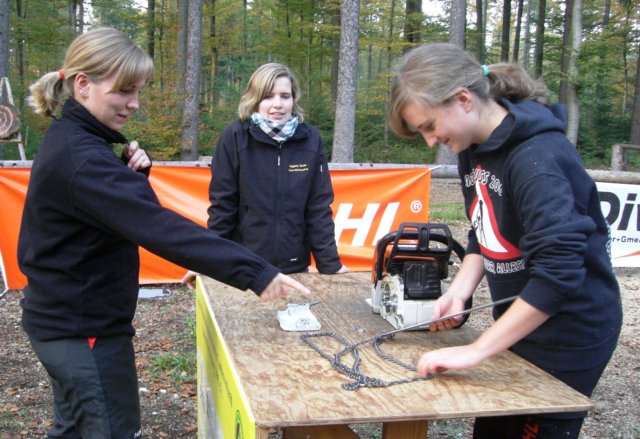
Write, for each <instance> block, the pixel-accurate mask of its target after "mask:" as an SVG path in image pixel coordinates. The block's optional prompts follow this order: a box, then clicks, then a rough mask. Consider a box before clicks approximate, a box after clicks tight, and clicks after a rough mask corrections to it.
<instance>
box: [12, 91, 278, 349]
mask: <svg viewBox="0 0 640 439" xmlns="http://www.w3.org/2000/svg"><path fill="white" fill-rule="evenodd" d="M114 143H126V138H125V137H124V136H122V135H121V134H120V133H118V132H117V131H113V130H111V129H109V128H108V127H106V126H105V125H103V124H102V123H100V122H99V121H98V120H97V119H95V118H94V117H93V116H92V115H91V114H90V113H89V112H88V111H87V110H86V109H85V108H84V107H83V106H82V105H81V104H79V103H78V102H77V101H75V100H74V99H73V98H69V99H68V100H67V102H66V103H65V105H64V107H63V110H62V114H61V117H60V118H59V119H56V120H54V121H53V122H52V124H51V126H50V127H49V128H48V129H47V132H46V133H45V135H44V138H43V140H42V143H41V145H40V149H39V151H38V154H37V157H36V159H35V160H34V163H33V167H32V169H31V176H30V182H29V188H28V191H27V196H26V202H25V206H24V212H23V217H22V225H21V229H20V235H19V241H18V262H19V265H20V269H21V270H22V272H23V273H24V274H25V275H26V277H27V281H28V285H27V287H26V288H25V290H24V298H23V299H22V301H21V304H22V307H23V315H22V322H23V326H24V328H25V331H26V332H27V333H28V334H29V336H30V337H32V338H34V339H37V340H52V339H57V338H65V337H91V336H95V337H99V336H109V335H121V334H131V335H133V334H134V329H133V325H132V320H133V317H134V313H135V309H136V301H137V297H138V289H139V284H138V272H139V265H140V262H139V256H138V246H142V247H144V248H145V249H147V250H149V251H150V252H152V253H154V254H156V255H158V256H161V257H163V258H165V259H167V260H169V261H171V262H173V263H175V264H178V265H180V266H182V267H185V268H188V269H191V270H194V271H197V272H199V273H202V274H205V275H207V276H210V277H213V278H215V279H218V280H220V281H222V282H225V283H227V284H230V285H232V286H234V287H237V288H240V289H242V290H245V289H248V288H250V289H251V290H253V291H254V292H256V293H261V292H262V291H263V290H264V289H265V288H266V287H267V285H268V284H269V282H270V281H271V280H272V279H273V278H274V277H275V276H276V275H277V274H278V270H277V269H276V268H275V267H273V266H272V265H270V264H269V263H268V262H266V261H265V260H263V259H262V258H260V257H258V256H256V255H254V254H253V253H251V252H250V251H249V250H247V249H245V248H244V247H242V246H240V245H238V244H236V243H234V242H231V241H228V240H226V239H223V238H221V237H220V236H218V235H217V234H216V233H214V232H213V231H211V230H208V229H207V228H204V227H202V226H200V225H198V224H196V223H194V222H192V221H190V220H188V219H186V218H184V217H183V216H181V215H179V214H177V213H175V212H173V211H171V210H169V209H166V208H164V207H162V206H161V205H160V203H159V202H158V199H157V197H156V195H155V193H154V191H153V189H152V188H151V186H150V185H149V181H148V179H147V176H146V175H144V174H143V173H141V172H135V171H133V170H132V169H130V168H128V167H127V165H126V163H125V161H124V160H122V159H120V158H119V157H117V156H116V154H114V151H113V149H112V147H111V144H114Z"/></svg>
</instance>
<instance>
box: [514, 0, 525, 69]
mask: <svg viewBox="0 0 640 439" xmlns="http://www.w3.org/2000/svg"><path fill="white" fill-rule="evenodd" d="M516 4H517V8H518V9H517V11H516V34H515V36H514V38H513V62H515V63H517V62H518V56H519V55H520V30H521V29H522V12H523V11H522V10H523V8H524V2H523V1H522V0H518V1H517V2H516Z"/></svg>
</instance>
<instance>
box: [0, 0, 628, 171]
mask: <svg viewBox="0 0 640 439" xmlns="http://www.w3.org/2000/svg"><path fill="white" fill-rule="evenodd" d="M96 26H113V27H115V28H118V29H120V30H121V31H123V32H125V33H126V34H128V35H130V36H131V38H133V39H134V40H135V41H136V42H137V43H138V44H139V45H140V46H141V47H143V48H144V49H145V50H146V51H147V52H148V53H149V54H151V55H152V57H153V59H154V62H155V66H156V73H155V76H154V79H153V82H152V83H151V84H150V85H149V86H148V87H147V88H146V89H145V91H144V93H143V97H142V102H141V110H140V111H139V112H138V113H137V114H136V116H135V118H134V119H133V120H132V121H131V122H130V123H129V124H128V125H127V126H126V127H125V134H126V135H127V137H128V138H130V139H136V140H138V141H139V142H140V144H141V145H143V147H144V148H145V149H146V150H147V151H149V152H150V153H151V154H152V156H153V157H154V158H155V159H156V160H187V159H189V160H194V159H197V158H198V157H199V156H207V155H212V153H213V150H214V147H215V143H216V140H217V138H218V136H219V134H220V132H221V130H222V128H223V127H224V126H225V125H227V124H228V123H229V122H231V121H232V120H234V119H236V117H237V116H236V110H237V105H238V101H239V99H240V96H241V94H242V92H243V91H244V88H245V86H246V83H247V80H248V78H249V76H250V75H251V73H252V72H253V71H254V70H255V68H257V67H258V66H259V65H261V64H263V63H265V62H272V61H274V62H281V63H284V64H286V65H288V66H290V67H291V68H292V70H293V71H294V73H295V75H296V76H297V77H298V79H299V81H300V83H301V88H302V99H301V103H302V106H303V108H304V109H305V120H306V121H307V122H309V123H311V124H313V125H315V126H317V127H319V128H320V130H321V132H322V134H323V138H324V141H325V144H326V145H327V148H326V149H327V154H328V156H329V159H330V160H331V158H332V154H333V159H334V160H333V161H354V162H371V163H413V164H417V163H434V162H436V161H437V162H438V163H443V162H446V161H447V160H451V157H449V158H447V157H446V156H445V157H436V151H433V150H430V149H429V148H427V147H426V146H425V145H424V142H423V141H422V140H421V139H415V140H412V139H409V140H407V139H401V138H398V137H396V136H394V135H393V134H392V133H391V132H390V131H389V130H388V128H387V126H386V123H385V113H386V106H387V102H388V91H389V86H390V70H391V68H392V67H393V64H394V63H395V61H396V60H397V59H398V58H399V57H400V56H401V55H402V54H403V53H404V52H406V51H407V50H408V49H410V48H411V47H414V46H416V45H418V44H421V43H424V42H433V41H451V42H454V43H456V44H459V45H463V46H464V47H465V48H466V49H467V50H469V51H470V52H472V53H474V54H475V55H476V57H477V58H478V59H479V60H480V61H481V62H482V63H486V64H491V63H494V62H500V61H509V62H516V63H519V64H521V65H523V67H525V69H527V70H528V71H529V72H530V73H531V75H532V76H534V77H540V78H542V79H543V80H544V81H545V83H546V84H547V86H548V87H549V89H550V91H551V93H552V96H553V98H554V100H559V101H562V102H565V103H566V104H567V106H568V108H569V115H570V119H571V117H572V115H575V116H574V119H575V122H574V123H573V126H575V127H576V128H577V127H579V128H577V129H576V131H575V138H574V139H572V140H574V141H575V143H576V145H577V148H578V150H579V152H580V154H581V156H582V157H583V159H584V160H585V162H586V164H587V167H590V168H595V169H598V168H607V167H609V163H610V155H611V146H612V145H613V144H615V143H632V144H640V75H638V71H639V70H640V50H639V47H640V4H639V2H637V1H635V0H564V1H562V0H510V1H503V0H475V1H473V2H471V1H469V2H466V1H465V0H406V1H403V0H360V1H358V0H342V1H340V0H319V1H318V0H243V1H239V0H178V1H176V0H144V1H143V0H137V1H133V0H90V1H88V0H85V1H82V0H12V1H9V0H0V76H7V77H8V78H9V79H10V84H11V87H12V92H13V98H14V102H15V106H16V107H17V108H18V110H19V111H20V119H21V122H22V127H21V130H20V133H21V137H22V141H23V143H24V145H25V149H26V155H27V159H32V158H33V157H34V156H35V154H36V153H37V149H38V146H39V143H40V139H41V136H42V134H43V132H44V130H45V129H46V127H47V126H48V120H46V119H44V118H41V117H39V116H37V115H35V113H33V111H31V110H30V109H29V108H27V107H26V106H25V98H26V96H27V95H28V86H29V85H30V84H31V83H33V82H34V81H35V80H36V79H37V78H39V77H40V76H42V75H43V74H45V73H47V72H50V71H56V70H58V69H59V68H60V67H61V66H62V62H63V59H64V51H65V49H66V47H67V46H68V44H69V42H70V41H71V40H72V39H73V38H74V36H76V35H77V34H79V33H81V32H83V31H85V30H87V29H88V28H91V27H96ZM354 32H355V44H353V41H352V42H350V41H349V39H348V38H346V39H345V35H346V34H347V33H351V35H353V34H354ZM341 37H342V40H341ZM341 41H342V43H341ZM341 51H342V54H341ZM198 55H199V56H198ZM341 60H342V61H341ZM194 67H195V71H194ZM349 69H350V70H349ZM350 72H353V73H350ZM345 75H346V76H349V75H352V77H353V78H352V79H353V80H352V81H349V78H347V77H346V76H345ZM190 87H191V88H190ZM193 87H195V92H190V90H193ZM345 90H346V94H345ZM343 96H347V113H340V114H348V115H350V116H351V115H353V116H355V117H354V118H353V121H352V122H349V123H350V124H351V126H350V127H347V135H345V134H338V133H344V128H343V129H342V131H339V129H338V124H339V123H340V122H344V120H343V119H345V117H344V116H340V114H339V109H340V106H341V105H342V106H344V99H342V97H343ZM349 96H351V98H350V102H349ZM341 99H342V100H341ZM193 102H195V105H196V106H195V107H193V108H194V110H195V111H192V114H189V111H188V108H189V106H190V105H193ZM349 105H350V106H351V107H349ZM349 108H351V110H349ZM347 119H348V118H347ZM194 121H195V122H194ZM570 123H571V121H570ZM568 134H570V133H568ZM343 137H344V138H346V139H347V143H348V145H347V148H348V149H349V150H348V153H347V155H346V156H345V155H344V154H342V155H340V157H337V155H339V154H336V148H337V147H336V142H334V138H335V140H338V139H339V138H343ZM570 138H571V136H570ZM330 145H333V149H332V148H331V146H330ZM338 152H339V151H338ZM635 152H636V153H637V151H635ZM345 157H346V160H345ZM17 158H18V150H17V148H15V147H14V145H13V144H10V143H0V160H16V159H17ZM629 169H631V170H638V169H640V159H639V158H638V156H637V154H636V155H635V156H634V155H631V156H630V157H629Z"/></svg>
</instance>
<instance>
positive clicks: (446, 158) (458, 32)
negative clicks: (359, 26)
mask: <svg viewBox="0 0 640 439" xmlns="http://www.w3.org/2000/svg"><path fill="white" fill-rule="evenodd" d="M466 5H467V3H466V0H452V2H451V17H450V23H451V29H450V30H449V42H450V43H452V44H455V45H456V46H460V47H462V48H464V29H465V17H466V15H465V14H466ZM457 162H458V159H457V158H456V155H455V154H454V153H452V152H451V150H450V149H449V148H447V147H446V146H444V145H440V146H439V147H438V153H437V154H436V163H437V164H439V165H453V164H456V163H457Z"/></svg>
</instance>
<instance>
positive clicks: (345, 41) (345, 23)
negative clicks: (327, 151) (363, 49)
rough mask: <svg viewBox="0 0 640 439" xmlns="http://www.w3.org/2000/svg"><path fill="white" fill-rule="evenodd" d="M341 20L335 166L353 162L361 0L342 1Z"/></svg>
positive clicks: (334, 135) (334, 132) (333, 154)
mask: <svg viewBox="0 0 640 439" xmlns="http://www.w3.org/2000/svg"><path fill="white" fill-rule="evenodd" d="M340 9H341V20H340V60H339V64H338V90H337V96H336V115H335V124H334V129H333V152H332V155H331V158H332V160H331V161H333V162H339V163H352V162H353V141H354V132H355V127H356V79H357V74H358V18H359V15H360V1H359V0H342V1H341V5H340Z"/></svg>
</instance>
